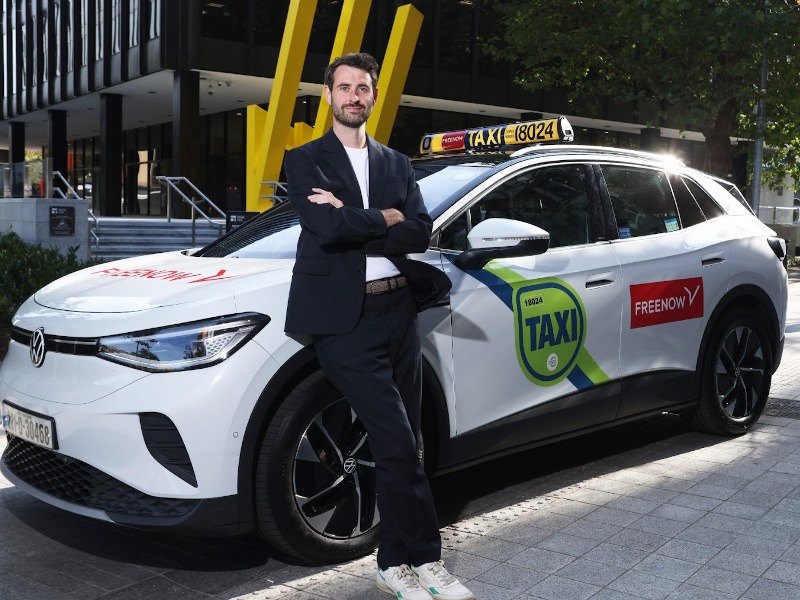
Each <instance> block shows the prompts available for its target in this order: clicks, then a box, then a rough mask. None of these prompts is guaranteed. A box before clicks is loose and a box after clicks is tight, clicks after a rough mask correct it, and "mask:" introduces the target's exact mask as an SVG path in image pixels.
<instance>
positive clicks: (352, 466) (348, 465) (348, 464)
mask: <svg viewBox="0 0 800 600" xmlns="http://www.w3.org/2000/svg"><path fill="white" fill-rule="evenodd" d="M355 470H356V459H355V458H348V459H347V460H346V461H344V472H345V473H347V474H348V475H350V474H352V473H353V471H355Z"/></svg>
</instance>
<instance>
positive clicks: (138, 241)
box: [89, 217, 225, 262]
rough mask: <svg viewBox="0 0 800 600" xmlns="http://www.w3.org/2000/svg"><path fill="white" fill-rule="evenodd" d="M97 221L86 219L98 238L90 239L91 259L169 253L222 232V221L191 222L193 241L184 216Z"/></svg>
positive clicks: (109, 218) (203, 243)
mask: <svg viewBox="0 0 800 600" xmlns="http://www.w3.org/2000/svg"><path fill="white" fill-rule="evenodd" d="M98 221H99V224H94V223H93V222H92V221H91V220H90V221H89V223H90V227H91V226H94V227H93V229H94V232H95V233H96V234H97V236H98V237H99V238H100V242H99V243H97V242H96V241H95V240H94V239H92V240H91V255H92V258H93V259H97V260H102V261H104V262H108V261H110V260H117V259H120V258H130V257H132V256H142V255H144V254H154V253H157V252H170V251H174V250H184V249H186V248H198V247H201V246H205V245H207V244H209V243H211V242H212V241H214V240H215V239H217V238H218V237H219V236H220V235H221V233H224V232H225V222H224V221H214V225H210V224H209V223H207V222H206V221H197V222H195V233H194V242H193V241H192V222H191V221H190V220H188V219H172V220H171V221H167V220H166V219H149V218H137V219H131V218H113V217H103V218H100V219H98Z"/></svg>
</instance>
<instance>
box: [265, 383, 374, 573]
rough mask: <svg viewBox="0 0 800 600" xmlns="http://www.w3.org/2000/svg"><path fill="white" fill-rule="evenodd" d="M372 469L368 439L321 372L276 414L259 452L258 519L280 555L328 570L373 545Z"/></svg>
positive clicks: (347, 406) (298, 389) (343, 400)
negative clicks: (328, 566)
mask: <svg viewBox="0 0 800 600" xmlns="http://www.w3.org/2000/svg"><path fill="white" fill-rule="evenodd" d="M375 476H376V473H375V464H374V462H373V460H372V454H371V453H370V450H369V445H368V443H367V434H366V431H365V430H364V428H363V426H362V425H361V422H360V421H359V420H358V419H357V418H356V416H355V413H353V411H352V409H351V408H350V405H349V404H348V403H347V401H346V400H345V399H344V398H343V396H342V395H341V394H340V393H339V392H338V391H337V390H336V389H335V388H334V387H333V386H332V385H331V384H330V382H329V381H328V380H327V378H326V377H325V376H324V375H323V374H322V372H321V371H317V372H315V373H313V374H312V375H310V376H309V377H308V378H306V379H305V380H303V381H302V382H301V383H300V384H299V385H298V386H297V387H296V388H295V389H294V390H292V392H290V393H289V394H288V396H287V397H286V399H285V400H284V401H283V402H282V403H281V405H280V406H279V408H278V410H277V411H276V412H275V415H274V416H273V418H272V420H271V421H270V422H269V425H268V426H267V429H266V432H265V433H264V437H263V441H262V443H261V446H260V448H259V450H258V456H257V466H256V475H255V507H256V518H257V523H258V527H259V531H260V533H261V535H262V536H263V537H264V538H265V539H266V540H267V542H268V543H269V544H270V545H272V546H273V547H274V548H275V549H277V550H278V551H280V552H282V553H284V554H286V555H288V556H290V557H293V558H296V559H300V560H302V561H304V562H309V563H313V564H327V563H331V562H341V561H344V560H349V559H352V558H356V557H358V556H362V555H364V554H368V553H369V552H371V551H372V549H373V548H374V547H375V546H376V545H377V533H378V531H377V530H378V527H377V525H378V522H379V517H378V510H377V505H376V489H375Z"/></svg>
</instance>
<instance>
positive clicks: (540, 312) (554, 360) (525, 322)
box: [468, 262, 609, 389]
mask: <svg viewBox="0 0 800 600" xmlns="http://www.w3.org/2000/svg"><path fill="white" fill-rule="evenodd" d="M468 273H469V274H470V275H471V276H473V277H475V278H476V279H477V280H478V281H480V282H481V283H483V284H484V285H486V287H488V288H489V289H490V290H491V291H492V292H493V293H494V294H495V295H496V296H497V297H498V298H499V299H500V300H502V301H503V303H504V304H505V305H506V306H508V308H509V309H511V311H512V312H513V315H514V330H515V332H514V335H515V341H516V350H517V359H518V361H519V365H520V368H521V369H522V372H523V373H524V374H525V375H526V377H527V378H528V379H530V380H531V382H533V383H535V384H536V385H540V386H551V385H556V384H557V383H560V382H561V381H563V380H564V379H567V380H569V382H570V383H572V385H574V386H575V387H576V388H577V389H586V388H588V387H593V386H595V385H599V384H601V383H604V382H606V381H609V377H608V375H607V374H606V373H605V372H604V371H603V369H602V368H600V365H598V364H597V361H595V360H594V358H592V356H591V355H590V354H589V352H588V351H587V350H586V348H585V345H584V344H585V342H586V332H587V328H588V323H587V316H586V309H585V308H584V306H583V302H582V301H581V298H580V296H579V295H578V294H577V293H576V292H575V290H574V289H573V288H572V287H571V286H570V285H569V284H567V283H566V282H565V281H563V280H561V279H557V278H554V277H547V278H542V279H534V280H527V279H525V278H524V277H522V276H520V275H519V274H518V273H516V272H515V271H513V270H511V269H509V268H507V267H502V266H497V265H494V264H493V262H490V263H489V264H487V265H486V266H485V267H484V268H483V269H480V270H474V271H468Z"/></svg>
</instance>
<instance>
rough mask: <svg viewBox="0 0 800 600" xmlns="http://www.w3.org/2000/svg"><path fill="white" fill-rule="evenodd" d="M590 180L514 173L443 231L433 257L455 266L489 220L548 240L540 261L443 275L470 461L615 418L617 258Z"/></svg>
mask: <svg viewBox="0 0 800 600" xmlns="http://www.w3.org/2000/svg"><path fill="white" fill-rule="evenodd" d="M593 178H594V174H593V171H592V169H591V167H590V166H589V165H583V164H580V163H572V164H549V165H542V166H534V167H528V168H524V167H523V168H520V169H519V170H517V171H516V172H514V173H513V174H511V175H507V176H506V177H505V178H502V179H501V180H500V181H499V182H497V183H496V184H495V185H493V186H491V187H490V189H488V190H484V191H483V192H482V193H480V194H478V197H477V198H475V199H473V200H471V201H469V206H468V207H466V208H464V209H463V210H462V211H461V212H460V213H458V214H457V215H456V216H455V217H454V218H452V219H451V220H450V221H449V222H448V223H447V224H446V225H445V226H444V227H443V228H442V229H441V231H440V234H439V237H438V245H439V247H440V248H441V249H442V250H443V255H444V256H445V257H447V256H449V257H450V258H451V259H453V258H454V257H455V256H456V255H457V252H458V251H463V250H467V249H468V248H467V242H466V234H467V233H468V232H469V230H470V228H471V227H473V226H474V225H476V224H477V223H478V222H480V221H483V220H484V219H489V218H493V217H498V218H506V219H517V220H521V221H525V222H528V223H531V224H533V225H537V226H538V227H541V228H542V229H544V230H546V231H548V232H549V234H550V238H551V247H550V249H549V250H547V252H546V253H544V254H541V255H539V256H524V257H521V258H513V259H498V260H493V261H490V262H489V263H488V264H487V265H486V266H485V267H484V268H482V269H476V270H470V271H462V270H460V269H458V268H457V267H455V266H454V265H453V264H452V263H450V264H447V263H446V264H445V268H446V271H447V272H448V274H449V275H450V277H451V279H452V280H453V288H452V290H451V293H450V302H451V308H452V344H453V362H454V389H455V398H456V400H455V404H456V405H455V407H454V408H455V413H456V431H457V434H458V435H459V437H460V438H462V440H464V441H465V443H464V444H461V448H462V450H461V451H462V452H464V453H466V455H469V454H472V453H480V454H486V453H490V452H491V451H493V450H500V449H502V448H504V447H512V446H514V445H518V444H524V443H526V442H530V441H531V440H534V439H542V438H546V437H550V436H552V435H557V434H559V433H562V432H564V431H566V430H572V429H579V428H580V427H583V426H588V425H591V424H595V423H598V422H603V421H607V420H609V419H612V418H613V417H614V415H615V414H616V409H617V394H616V391H614V389H613V386H611V385H610V382H611V381H613V380H615V379H616V378H617V377H618V375H619V370H620V365H619V327H620V321H621V300H622V285H621V280H620V269H619V264H618V262H617V259H616V256H615V255H614V252H613V250H612V249H611V246H610V244H609V243H608V242H607V241H604V240H603V232H604V227H605V225H604V222H603V217H602V214H601V211H599V210H597V203H598V198H597V195H596V193H595V192H593V190H594V189H596V186H594V185H593V183H594V180H593ZM599 387H600V388H603V390H602V391H601V392H598V393H595V394H592V391H593V390H594V391H596V390H597V388H599ZM588 398H591V399H593V400H594V401H593V402H585V401H584V400H585V399H588ZM529 417H530V418H534V417H535V418H536V419H537V421H536V423H537V424H536V425H535V426H531V425H530V422H529ZM462 458H464V456H462Z"/></svg>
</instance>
